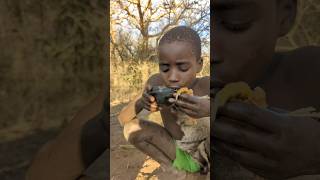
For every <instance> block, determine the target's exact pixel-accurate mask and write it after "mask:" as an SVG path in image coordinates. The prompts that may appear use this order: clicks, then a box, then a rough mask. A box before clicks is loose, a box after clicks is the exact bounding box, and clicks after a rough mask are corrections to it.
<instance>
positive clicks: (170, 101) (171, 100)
mask: <svg viewBox="0 0 320 180" xmlns="http://www.w3.org/2000/svg"><path fill="white" fill-rule="evenodd" d="M168 101H169V103H174V102H176V100H175V99H174V98H169V99H168Z"/></svg>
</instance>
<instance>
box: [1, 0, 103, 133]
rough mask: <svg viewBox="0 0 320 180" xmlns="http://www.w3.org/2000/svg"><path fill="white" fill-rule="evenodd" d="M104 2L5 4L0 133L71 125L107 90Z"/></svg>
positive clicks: (60, 0) (39, 0)
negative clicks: (64, 123) (104, 71)
mask: <svg viewBox="0 0 320 180" xmlns="http://www.w3.org/2000/svg"><path fill="white" fill-rule="evenodd" d="M106 7H107V2H106V1H101V0H78V1H73V0H57V1H49V0H28V1H19V0H10V1H0V22H1V31H0V59H1V61H0V84H1V88H0V101H1V104H0V115H1V116H0V117H1V118H0V130H1V129H2V130H3V129H10V128H11V127H13V126H21V127H23V128H26V129H43V128H46V127H50V126H59V125H61V124H63V122H64V121H69V120H70V119H71V118H72V116H74V114H75V113H76V112H77V111H78V110H79V108H80V107H81V106H83V105H85V104H86V103H87V102H88V101H90V100H91V99H92V98H93V97H94V96H96V95H97V92H98V91H99V90H101V86H102V79H103V73H102V68H103V67H102V65H103V61H104V60H105V57H106V49H105V44H106V23H107V21H106V15H107V13H106Z"/></svg>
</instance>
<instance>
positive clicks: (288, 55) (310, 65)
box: [281, 46, 320, 81]
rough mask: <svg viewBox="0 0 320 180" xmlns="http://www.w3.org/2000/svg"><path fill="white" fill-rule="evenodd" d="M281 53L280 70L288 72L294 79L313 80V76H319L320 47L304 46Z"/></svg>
mask: <svg viewBox="0 0 320 180" xmlns="http://www.w3.org/2000/svg"><path fill="white" fill-rule="evenodd" d="M281 55H282V61H283V62H282V63H281V64H282V68H281V69H282V71H285V72H287V73H289V74H290V75H291V76H292V77H294V79H296V80H298V79H301V80H304V81H307V80H312V81H315V80H316V79H315V77H319V76H318V75H320V71H319V69H320V47H317V46H306V47H302V48H298V49H295V50H292V51H288V52H284V53H282V54H281ZM297 78H298V79H297Z"/></svg>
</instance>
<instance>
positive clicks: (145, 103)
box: [140, 85, 159, 112]
mask: <svg viewBox="0 0 320 180" xmlns="http://www.w3.org/2000/svg"><path fill="white" fill-rule="evenodd" d="M151 89H152V86H150V85H147V87H146V89H145V90H144V92H143V94H142V97H141V99H140V102H141V104H142V107H143V108H145V109H146V110H148V111H150V112H156V111H158V110H159V106H158V104H157V102H156V98H155V97H154V96H152V95H150V94H149V92H150V91H151Z"/></svg>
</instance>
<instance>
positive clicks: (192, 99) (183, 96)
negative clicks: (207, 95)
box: [178, 94, 197, 104]
mask: <svg viewBox="0 0 320 180" xmlns="http://www.w3.org/2000/svg"><path fill="white" fill-rule="evenodd" d="M178 99H180V100H182V101H187V102H190V103H193V104H195V103H196V102H197V101H196V98H195V97H194V96H191V95H189V94H181V95H180V96H179V98H178Z"/></svg>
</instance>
